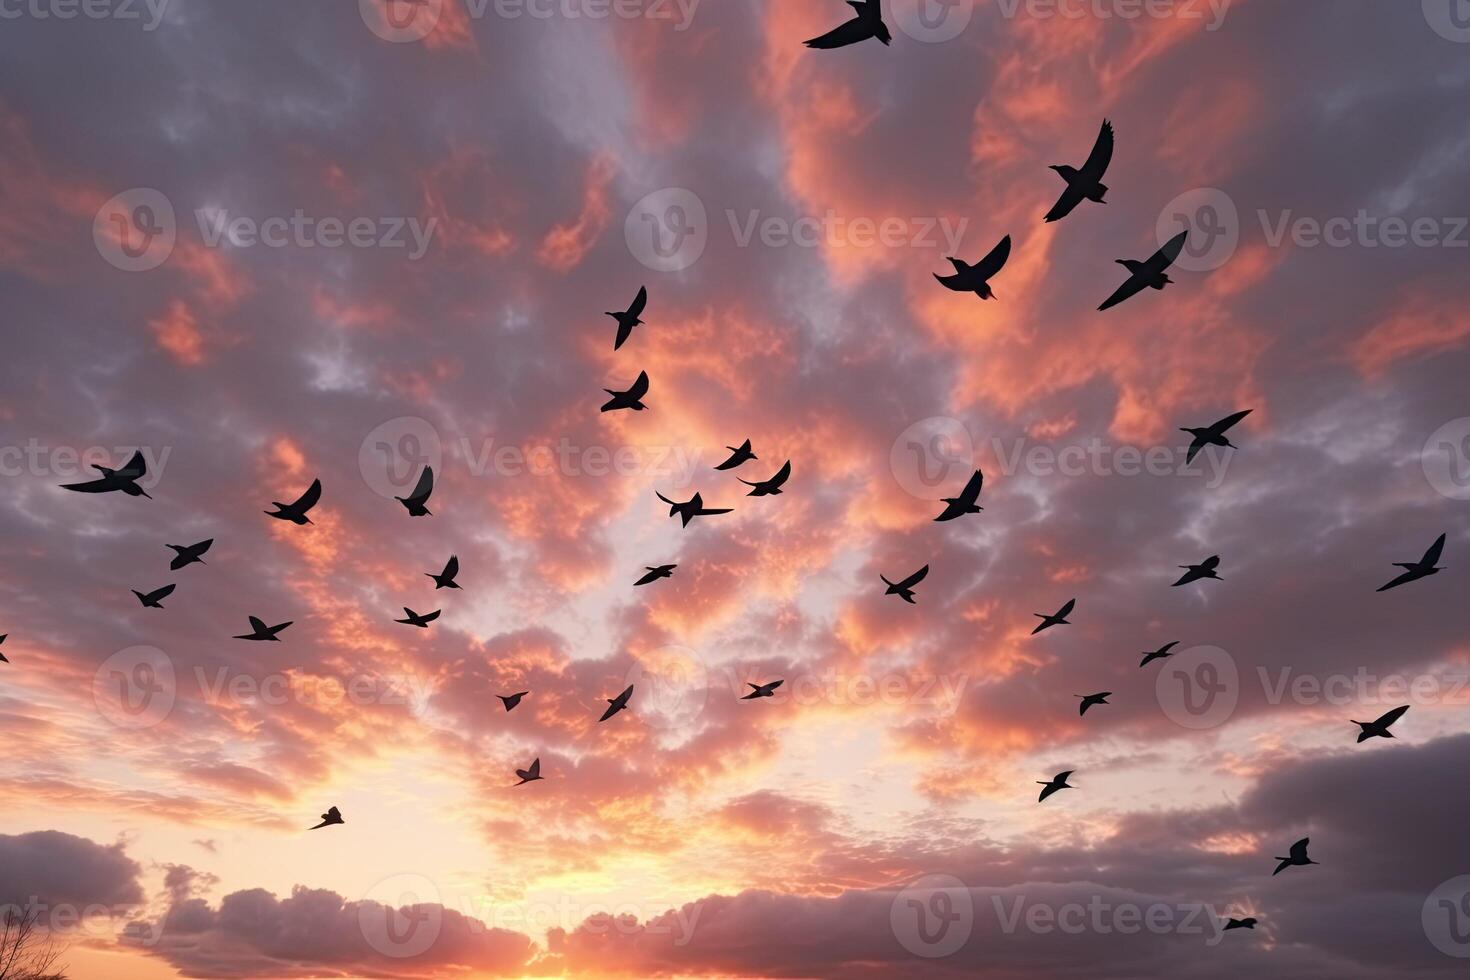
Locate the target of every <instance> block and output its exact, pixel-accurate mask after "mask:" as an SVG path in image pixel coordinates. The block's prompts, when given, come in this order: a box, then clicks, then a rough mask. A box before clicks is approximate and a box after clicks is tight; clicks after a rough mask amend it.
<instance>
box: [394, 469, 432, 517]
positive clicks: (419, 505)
mask: <svg viewBox="0 0 1470 980" xmlns="http://www.w3.org/2000/svg"><path fill="white" fill-rule="evenodd" d="M433 492H434V468H433V467H432V466H425V467H424V471H423V472H422V473H420V474H419V482H418V483H416V484H414V487H413V493H411V494H409V495H408V496H407V497H394V498H393V499H394V500H396V501H398V502H399V503H400V504H402V505H403V506H404V508H405V509H406V510H407V511H408V516H409V517H428V516H431V514H430V511H429V508H427V507H425V506H424V504H426V503H428V502H429V494H431V493H433Z"/></svg>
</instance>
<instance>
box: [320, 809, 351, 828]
mask: <svg viewBox="0 0 1470 980" xmlns="http://www.w3.org/2000/svg"><path fill="white" fill-rule="evenodd" d="M346 822H347V821H345V820H343V819H342V811H341V810H338V809H337V808H336V807H329V808H328V809H327V812H326V813H323V814H322V822H321V823H319V824H317V825H316V826H315V827H312V828H311V829H312V830H320V829H322V828H323V827H330V826H332V825H333V824H339V823H346Z"/></svg>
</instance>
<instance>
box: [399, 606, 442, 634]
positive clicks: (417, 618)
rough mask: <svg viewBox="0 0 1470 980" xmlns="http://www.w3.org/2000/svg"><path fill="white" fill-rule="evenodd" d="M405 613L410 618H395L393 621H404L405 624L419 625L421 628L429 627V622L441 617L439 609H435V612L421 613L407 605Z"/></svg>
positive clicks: (404, 609)
mask: <svg viewBox="0 0 1470 980" xmlns="http://www.w3.org/2000/svg"><path fill="white" fill-rule="evenodd" d="M403 615H404V616H406V617H408V618H407V619H395V620H393V622H395V623H402V624H403V625H405V626H418V627H420V628H421V629H428V628H429V624H430V623H432V622H433V621H434V620H436V619H438V618H439V610H438V609H435V610H434V611H433V612H429V613H424V614H423V615H420V614H418V613H416V612H414V611H413V610H412V609H410V608H408V607H407V606H404V607H403Z"/></svg>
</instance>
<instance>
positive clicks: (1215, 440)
mask: <svg viewBox="0 0 1470 980" xmlns="http://www.w3.org/2000/svg"><path fill="white" fill-rule="evenodd" d="M1250 413H1251V409H1249V408H1247V409H1246V410H1245V411H1243V412H1236V413H1235V414H1234V415H1227V416H1225V417H1224V418H1223V419H1221V420H1220V421H1218V422H1216V423H1215V424H1214V425H1207V426H1205V427H1204V428H1202V429H1192V428H1189V427H1188V426H1180V427H1179V431H1180V432H1188V433H1189V434H1190V435H1192V436H1194V439H1193V440H1191V441H1190V443H1189V451H1188V452H1187V453H1186V454H1185V456H1184V465H1186V466H1188V465H1189V464H1190V463H1192V462H1194V457H1195V456H1197V455H1199V451H1200V450H1201V449H1203V448H1205V447H1206V446H1221V447H1223V448H1225V449H1234V448H1235V444H1234V443H1232V442H1231V441H1230V440H1229V439H1226V438H1225V433H1226V432H1227V431H1229V429H1230V428H1231V427H1232V426H1234V425H1235V424H1236V423H1237V422H1239V421H1240V420H1241V419H1243V418H1245V417H1246V416H1247V415H1249V414H1250Z"/></svg>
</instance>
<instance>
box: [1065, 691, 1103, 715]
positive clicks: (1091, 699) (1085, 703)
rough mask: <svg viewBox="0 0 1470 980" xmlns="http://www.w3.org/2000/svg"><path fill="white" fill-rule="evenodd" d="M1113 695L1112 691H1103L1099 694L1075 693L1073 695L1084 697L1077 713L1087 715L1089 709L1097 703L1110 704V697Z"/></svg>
mask: <svg viewBox="0 0 1470 980" xmlns="http://www.w3.org/2000/svg"><path fill="white" fill-rule="evenodd" d="M1112 695H1113V692H1112V691H1103V692H1101V693H1099V694H1074V695H1072V697H1074V698H1081V699H1082V703H1081V704H1079V705H1078V706H1077V714H1079V715H1085V714H1087V709H1088V708H1090V707H1092V706H1093V705H1095V704H1108V703H1109V702H1108V698H1110V697H1112Z"/></svg>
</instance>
